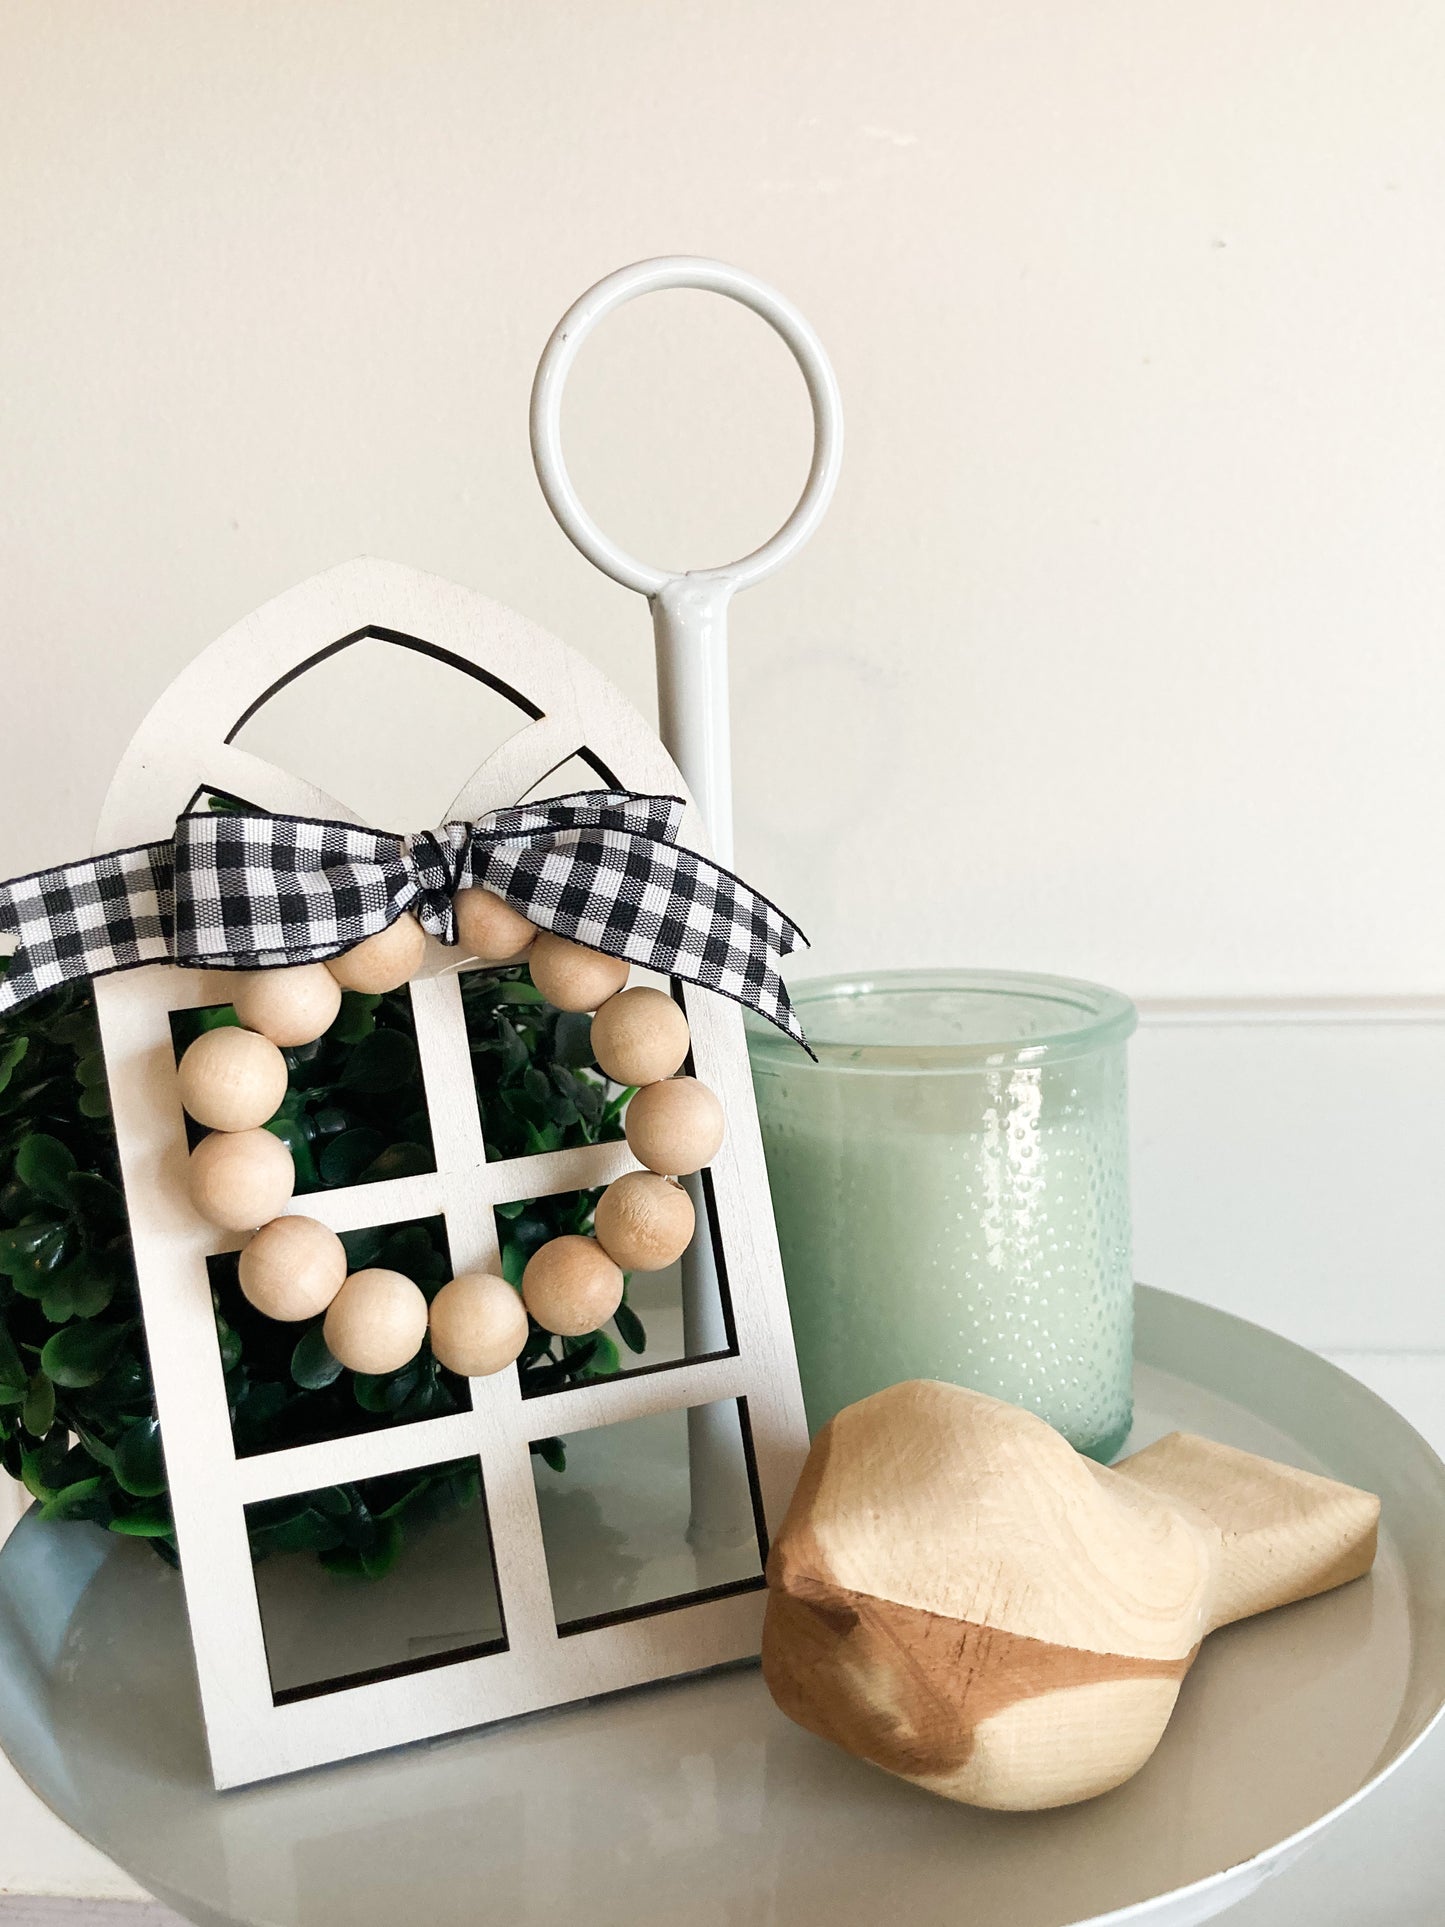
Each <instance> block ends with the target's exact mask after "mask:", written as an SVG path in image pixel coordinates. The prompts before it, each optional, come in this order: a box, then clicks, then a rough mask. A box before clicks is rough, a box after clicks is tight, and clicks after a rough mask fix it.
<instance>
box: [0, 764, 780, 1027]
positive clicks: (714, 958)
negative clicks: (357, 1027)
mask: <svg viewBox="0 0 1445 1927" xmlns="http://www.w3.org/2000/svg"><path fill="white" fill-rule="evenodd" d="M682 812H683V804H682V801H681V799H680V798H678V797H676V796H635V795H633V794H632V793H631V792H630V791H628V790H585V791H582V792H581V793H580V794H578V795H576V796H563V797H558V798H557V799H556V800H555V801H551V802H546V803H522V804H518V805H517V806H516V807H514V808H512V809H505V810H493V811H492V812H491V813H490V814H489V815H487V816H483V817H481V818H479V819H478V821H477V822H475V823H447V824H444V825H443V826H442V828H441V829H439V830H427V831H424V832H423V833H422V834H421V835H420V836H414V837H409V838H408V837H399V836H391V835H388V834H387V833H386V832H385V831H382V830H368V829H363V828H360V827H358V826H357V825H355V824H351V823H328V822H322V821H318V820H315V819H313V818H310V817H300V816H264V815H260V814H253V813H251V812H243V813H237V814H221V813H215V814H211V813H204V812H197V813H195V814H191V815H187V816H183V817H181V818H180V819H179V820H178V822H177V824H176V834H175V837H174V840H173V841H171V842H167V843H148V844H142V845H140V846H139V847H138V848H136V849H132V850H119V851H116V852H115V853H114V854H112V855H109V856H98V857H92V858H90V859H89V860H88V861H86V862H83V863H71V864H68V865H66V866H65V867H64V868H62V869H57V870H41V871H38V872H37V873H36V874H35V875H33V876H28V877H19V878H17V879H16V880H15V881H14V882H12V883H4V884H0V931H10V932H13V933H14V935H15V936H17V937H18V938H19V944H18V946H17V948H16V951H15V955H14V957H13V958H12V960H11V965H10V970H9V972H8V974H7V975H6V976H5V977H4V979H3V980H0V1013H3V1012H4V1011H6V1010H13V1009H15V1008H17V1007H18V1006H19V1005H21V1004H25V1003H28V1002H29V1001H30V999H31V998H33V997H37V996H39V995H40V994H41V992H42V991H45V990H49V989H52V988H53V987H54V986H55V985H57V984H61V983H65V982H68V981H70V980H71V979H73V978H77V977H99V976H103V975H105V974H106V973H107V972H110V971H114V970H131V969H134V968H136V967H137V966H138V965H141V964H148V963H178V964H188V965H192V966H194V967H196V968H203V969H223V970H265V969H269V968H271V967H273V966H277V965H282V964H298V963H319V962H322V961H324V960H325V959H326V958H328V957H336V956H339V955H340V954H341V952H342V951H344V950H349V949H351V947H352V945H353V944H357V943H360V942H361V941H362V939H363V938H364V937H370V936H374V935H375V934H376V933H377V932H378V931H379V930H384V929H386V927H387V926H388V925H389V924H391V923H394V922H395V921H396V919H397V918H398V917H399V916H401V915H402V913H403V912H404V911H410V912H411V913H412V914H413V915H414V916H415V917H416V918H417V919H418V921H419V922H420V923H421V925H422V926H423V928H424V929H426V930H427V931H429V932H430V933H431V935H432V936H434V937H437V938H439V939H440V940H441V941H442V942H443V943H455V942H456V940H457V935H456V918H455V915H454V913H453V909H452V898H453V896H454V895H455V893H456V891H458V890H460V889H462V888H464V887H465V886H466V885H468V884H479V885H482V886H483V887H484V888H486V889H488V890H491V891H493V892H494V893H495V894H496V895H497V896H499V897H503V898H504V899H505V900H506V901H507V902H508V903H510V904H511V905H512V906H513V907H514V908H515V909H517V910H520V911H521V912H522V914H523V916H525V917H528V918H530V919H531V921H532V922H533V923H535V924H537V925H539V926H540V927H541V928H542V929H544V930H552V931H555V932H556V934H557V935H558V936H562V937H571V938H573V939H575V940H576V941H577V942H578V943H582V944H586V945H587V946H588V948H589V949H592V950H603V951H606V952H607V953H608V955H609V956H614V957H626V958H627V959H628V960H629V961H630V962H632V963H637V964H642V965H645V966H646V967H647V968H648V969H651V970H658V971H662V972H663V973H664V974H665V975H667V976H669V977H682V978H685V979H686V980H687V981H688V982H689V983H695V984H701V985H702V986H703V987H704V988H705V989H707V990H714V991H717V992H718V993H719V994H720V995H721V996H724V997H731V998H732V999H734V1001H735V1002H737V1003H741V1004H746V1005H747V1006H748V1007H749V1008H750V1009H752V1010H755V1011H757V1012H758V1013H759V1015H760V1016H763V1017H766V1018H767V1019H768V1020H769V1021H770V1022H771V1023H774V1024H776V1025H778V1027H779V1028H780V1029H781V1030H785V1031H786V1032H787V1033H788V1035H789V1036H790V1037H792V1038H795V1039H796V1040H797V1042H798V1043H800V1044H801V1043H803V1042H804V1039H803V1028H802V1025H801V1024H800V1023H799V1022H798V1018H797V1014H796V1012H795V1011H794V1009H793V1007H792V1004H791V1003H790V1002H789V1001H788V993H787V991H786V989H785V988H784V986H783V982H782V979H781V977H779V975H778V971H777V964H778V962H779V960H780V959H781V958H783V957H786V956H787V955H789V953H790V952H791V951H792V950H793V949H794V948H795V947H796V946H797V944H798V943H799V942H801V941H804V939H803V935H802V932H801V931H800V930H799V929H798V927H797V925H796V924H794V923H793V922H792V921H791V920H790V919H789V918H787V917H785V916H784V915H783V913H782V911H781V910H779V909H778V908H777V906H776V905H775V904H772V903H769V902H768V900H767V898H766V897H761V896H759V895H758V894H757V892H756V891H755V890H752V889H749V887H748V885H747V884H746V883H744V882H743V881H742V880H741V878H739V877H735V876H733V875H732V874H731V872H730V871H727V870H723V869H720V868H719V867H718V865H717V864H715V863H712V862H710V861H709V860H708V859H707V858H706V857H703V856H699V855H698V854H697V852H696V851H695V850H687V849H682V848H679V846H678V845H677V843H676V841H675V838H676V836H677V832H678V828H679V825H680V823H681V820H682ZM805 1048H806V1046H805Z"/></svg>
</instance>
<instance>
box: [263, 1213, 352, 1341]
mask: <svg viewBox="0 0 1445 1927" xmlns="http://www.w3.org/2000/svg"><path fill="white" fill-rule="evenodd" d="M240 1274H241V1290H242V1292H243V1293H244V1294H245V1296H246V1298H247V1299H248V1300H249V1302H250V1303H251V1304H253V1305H254V1306H255V1307H256V1309H257V1311H259V1312H263V1313H264V1314H265V1316H266V1317H267V1318H278V1319H280V1320H281V1321H282V1323H283V1324H294V1323H295V1322H296V1320H297V1319H300V1318H314V1317H315V1316H316V1314H317V1313H318V1312H322V1311H325V1309H326V1307H327V1306H328V1305H329V1304H330V1303H331V1301H332V1299H333V1298H335V1296H336V1294H337V1292H338V1291H340V1289H341V1287H342V1286H343V1285H344V1284H345V1282H346V1247H345V1245H343V1244H342V1242H341V1240H340V1238H338V1237H337V1235H336V1233H335V1232H334V1231H331V1230H329V1229H328V1228H327V1226H325V1225H324V1224H318V1223H317V1221H316V1220H315V1218H301V1217H296V1218H273V1219H272V1220H271V1222H270V1224H263V1225H262V1227H261V1229H260V1230H259V1231H258V1232H257V1233H256V1235H255V1237H254V1238H253V1239H252V1240H251V1242H250V1243H249V1244H248V1245H247V1246H246V1248H245V1250H244V1251H243V1252H242V1253H241V1261H240Z"/></svg>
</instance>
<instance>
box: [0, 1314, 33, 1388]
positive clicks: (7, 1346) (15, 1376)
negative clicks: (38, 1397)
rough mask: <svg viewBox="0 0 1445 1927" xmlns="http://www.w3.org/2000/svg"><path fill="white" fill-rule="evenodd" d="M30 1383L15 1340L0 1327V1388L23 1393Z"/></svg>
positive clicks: (2, 1326)
mask: <svg viewBox="0 0 1445 1927" xmlns="http://www.w3.org/2000/svg"><path fill="white" fill-rule="evenodd" d="M29 1382H30V1374H29V1373H28V1372H27V1371H26V1369H25V1362H24V1360H23V1359H22V1358H21V1356H20V1353H19V1350H18V1348H17V1347H16V1344H15V1340H14V1339H13V1338H12V1337H11V1336H10V1333H9V1332H8V1331H7V1330H6V1328H5V1327H4V1325H0V1387H8V1388H9V1389H10V1390H11V1391H18V1392H21V1393H23V1392H24V1391H25V1390H26V1388H27V1386H28V1384H29Z"/></svg>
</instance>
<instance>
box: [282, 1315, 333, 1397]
mask: <svg viewBox="0 0 1445 1927" xmlns="http://www.w3.org/2000/svg"><path fill="white" fill-rule="evenodd" d="M343 1369H344V1368H343V1366H342V1363H341V1360H340V1359H339V1358H333V1357H332V1356H331V1353H330V1352H329V1351H328V1350H327V1347H326V1338H325V1335H324V1333H323V1331H322V1328H321V1326H320V1324H315V1325H313V1326H312V1327H311V1329H310V1331H309V1332H307V1333H306V1334H305V1336H304V1337H303V1338H302V1339H301V1341H300V1343H299V1344H298V1345H297V1347H296V1349H295V1351H294V1352H292V1354H291V1376H292V1378H294V1379H295V1381H296V1383H297V1384H298V1385H299V1386H300V1387H301V1388H302V1390H303V1391H307V1392H320V1391H324V1390H325V1388H326V1387H327V1386H328V1385H334V1384H335V1383H336V1381H337V1379H338V1378H340V1376H341V1373H342V1370H343Z"/></svg>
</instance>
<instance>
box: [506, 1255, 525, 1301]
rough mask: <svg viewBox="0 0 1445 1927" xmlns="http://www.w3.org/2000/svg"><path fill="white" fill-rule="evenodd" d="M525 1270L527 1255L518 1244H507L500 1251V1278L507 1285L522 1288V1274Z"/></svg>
mask: <svg viewBox="0 0 1445 1927" xmlns="http://www.w3.org/2000/svg"><path fill="white" fill-rule="evenodd" d="M526 1269H527V1254H526V1253H525V1252H524V1251H523V1249H522V1247H521V1246H520V1245H518V1244H509V1245H506V1246H504V1247H503V1250H502V1276H503V1277H504V1278H505V1279H506V1281H507V1283H508V1284H509V1285H515V1286H516V1288H517V1289H518V1290H519V1291H520V1290H521V1288H522V1273H523V1272H524V1271H525V1270H526Z"/></svg>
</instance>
